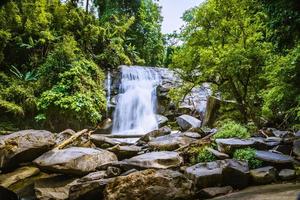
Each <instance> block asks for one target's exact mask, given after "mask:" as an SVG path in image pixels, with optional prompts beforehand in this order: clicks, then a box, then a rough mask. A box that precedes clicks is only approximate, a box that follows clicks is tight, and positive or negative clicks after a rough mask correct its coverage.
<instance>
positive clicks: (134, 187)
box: [105, 169, 193, 200]
mask: <svg viewBox="0 0 300 200" xmlns="http://www.w3.org/2000/svg"><path fill="white" fill-rule="evenodd" d="M192 195H193V192H192V182H191V181H190V180H188V179H187V178H186V177H185V176H183V175H182V174H181V173H179V172H177V171H172V170H158V171H156V170H153V169H149V170H144V171H140V172H135V173H131V174H129V175H127V176H120V177H117V178H115V179H114V181H113V182H111V183H109V184H108V185H107V187H106V188H105V199H106V200H127V199H143V200H154V199H163V200H173V199H182V200H183V199H189V198H190V197H191V196H192Z"/></svg>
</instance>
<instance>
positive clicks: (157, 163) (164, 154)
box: [122, 151, 183, 169]
mask: <svg viewBox="0 0 300 200" xmlns="http://www.w3.org/2000/svg"><path fill="white" fill-rule="evenodd" d="M122 162H124V164H125V165H129V166H133V168H134V167H138V168H142V169H145V168H155V169H167V168H173V167H179V166H180V165H181V164H182V162H183V160H182V158H181V157H180V156H179V154H178V153H177V152H172V151H159V152H151V153H145V154H142V155H139V156H135V157H133V158H130V159H126V160H123V161H122Z"/></svg>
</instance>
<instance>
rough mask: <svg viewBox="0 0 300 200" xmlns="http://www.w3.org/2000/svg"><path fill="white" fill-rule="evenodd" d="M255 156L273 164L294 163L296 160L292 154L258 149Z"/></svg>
mask: <svg viewBox="0 0 300 200" xmlns="http://www.w3.org/2000/svg"><path fill="white" fill-rule="evenodd" d="M255 156H256V158H257V159H259V160H262V161H265V162H268V163H272V164H292V163H293V161H294V160H293V158H292V157H291V156H288V155H284V154H281V153H273V152H270V151H256V152H255Z"/></svg>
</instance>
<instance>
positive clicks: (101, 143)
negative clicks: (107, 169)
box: [90, 134, 121, 149]
mask: <svg viewBox="0 0 300 200" xmlns="http://www.w3.org/2000/svg"><path fill="white" fill-rule="evenodd" d="M90 140H91V141H92V142H93V143H94V144H95V145H96V146H97V147H99V148H102V149H106V148H109V147H113V146H115V145H118V144H121V142H120V141H118V140H115V139H113V138H108V137H105V136H103V135H101V134H93V135H91V136H90Z"/></svg>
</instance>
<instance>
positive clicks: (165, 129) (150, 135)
mask: <svg viewBox="0 0 300 200" xmlns="http://www.w3.org/2000/svg"><path fill="white" fill-rule="evenodd" d="M171 131H172V130H171V129H170V128H169V127H168V126H164V127H161V128H159V129H158V130H154V131H151V132H149V133H147V134H145V135H144V136H142V137H141V138H140V139H139V140H138V141H137V144H144V143H146V142H149V141H151V140H152V139H154V138H157V137H160V136H164V135H168V134H170V133H171Z"/></svg>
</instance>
